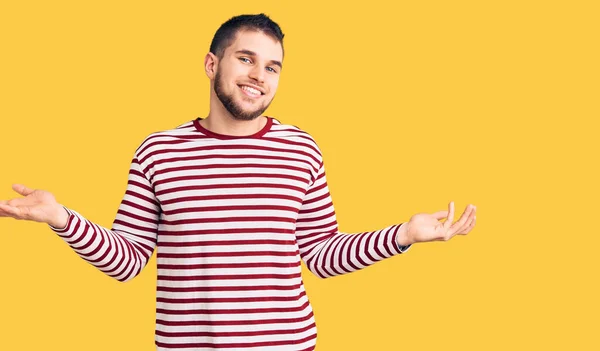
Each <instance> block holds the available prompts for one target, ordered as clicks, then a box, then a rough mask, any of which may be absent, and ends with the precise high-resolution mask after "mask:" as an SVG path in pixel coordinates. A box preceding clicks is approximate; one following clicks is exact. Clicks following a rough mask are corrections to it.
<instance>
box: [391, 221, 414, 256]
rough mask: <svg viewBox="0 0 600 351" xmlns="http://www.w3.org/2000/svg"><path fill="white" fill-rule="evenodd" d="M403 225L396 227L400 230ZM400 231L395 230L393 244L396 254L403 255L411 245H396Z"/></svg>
mask: <svg viewBox="0 0 600 351" xmlns="http://www.w3.org/2000/svg"><path fill="white" fill-rule="evenodd" d="M404 224H405V223H401V224H400V225H399V226H398V229H400V227H401V226H403V225H404ZM399 231H400V230H396V235H394V243H395V244H396V247H397V248H398V253H401V254H402V253H405V252H406V251H408V249H410V247H411V246H412V244H408V245H400V243H398V232H399Z"/></svg>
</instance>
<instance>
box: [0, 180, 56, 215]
mask: <svg viewBox="0 0 600 351" xmlns="http://www.w3.org/2000/svg"><path fill="white" fill-rule="evenodd" d="M12 188H13V190H14V191H16V192H17V193H19V194H21V195H23V196H24V197H21V198H17V199H12V200H8V201H7V200H0V217H12V218H15V219H24V220H30V221H36V222H43V223H48V222H49V221H51V220H52V219H54V218H56V214H57V208H59V209H60V208H61V207H62V206H61V205H60V204H58V203H57V202H56V199H55V198H54V195H52V194H51V193H50V192H48V191H45V190H39V189H36V190H33V189H29V188H28V187H26V186H24V185H22V184H14V185H13V187H12Z"/></svg>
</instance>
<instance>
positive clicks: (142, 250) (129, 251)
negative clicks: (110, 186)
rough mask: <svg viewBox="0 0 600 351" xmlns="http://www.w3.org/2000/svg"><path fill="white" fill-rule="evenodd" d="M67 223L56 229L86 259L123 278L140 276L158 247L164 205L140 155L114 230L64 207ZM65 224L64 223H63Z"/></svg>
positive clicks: (116, 276)
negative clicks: (156, 195) (143, 166)
mask: <svg viewBox="0 0 600 351" xmlns="http://www.w3.org/2000/svg"><path fill="white" fill-rule="evenodd" d="M63 209H64V211H62V213H63V214H61V216H62V215H64V213H65V212H66V213H67V216H65V219H66V223H65V224H64V225H62V226H61V228H57V227H54V226H52V225H51V224H50V223H52V224H54V223H60V221H57V220H55V221H48V226H49V227H50V228H51V229H52V230H53V231H54V232H56V233H57V234H58V235H59V236H60V237H61V238H62V239H63V240H64V241H65V242H66V243H67V244H69V246H71V248H72V249H73V250H74V251H75V252H76V253H77V254H78V255H79V256H80V257H81V258H83V259H84V260H86V261H87V262H89V263H90V264H92V265H93V266H95V267H96V268H98V269H99V270H100V271H102V272H104V273H105V274H107V275H109V276H111V277H113V278H115V279H117V280H119V281H121V282H125V281H128V280H130V279H132V278H134V277H135V276H137V275H138V274H139V273H140V272H141V270H142V268H144V267H145V266H146V264H147V263H148V261H149V259H150V257H151V256H152V253H153V252H154V248H155V247H156V240H157V233H158V223H159V218H160V206H159V203H158V200H157V199H156V197H155V195H154V190H153V187H152V185H151V184H150V181H149V180H148V179H147V177H146V176H145V174H144V172H143V169H142V167H141V165H140V163H139V161H138V159H137V158H136V157H134V158H133V160H132V162H131V166H130V169H129V179H128V182H127V190H126V192H125V195H124V197H123V200H122V201H121V204H120V206H119V210H118V212H117V215H116V218H115V220H114V222H113V225H112V229H107V228H104V227H101V226H99V225H97V224H95V223H92V222H91V221H89V220H87V219H86V218H85V217H83V216H82V215H80V214H79V213H78V212H76V211H74V210H72V209H69V208H67V207H64V206H63ZM63 223H64V222H63Z"/></svg>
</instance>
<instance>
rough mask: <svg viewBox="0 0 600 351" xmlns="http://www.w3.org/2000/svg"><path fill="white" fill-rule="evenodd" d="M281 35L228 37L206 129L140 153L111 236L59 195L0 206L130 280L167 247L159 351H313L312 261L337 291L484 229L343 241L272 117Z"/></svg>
mask: <svg viewBox="0 0 600 351" xmlns="http://www.w3.org/2000/svg"><path fill="white" fill-rule="evenodd" d="M283 36H284V35H283V33H282V32H281V29H280V28H279V26H278V25H277V24H276V23H274V22H273V21H271V20H270V19H269V18H268V17H267V16H265V15H263V14H261V15H243V16H237V17H234V18H232V19H230V20H229V21H227V22H225V23H224V24H223V25H222V26H221V27H220V28H219V29H218V31H217V32H216V34H215V37H214V39H213V42H212V44H211V47H210V52H209V53H208V54H207V55H206V57H205V60H204V68H205V71H206V75H207V76H208V78H209V79H210V84H211V94H210V112H209V114H208V116H207V117H206V118H197V119H194V120H192V121H189V122H187V123H184V124H182V125H180V126H178V127H176V128H174V129H171V130H167V131H162V132H157V133H154V134H151V135H150V136H148V137H147V138H146V139H145V140H144V141H143V142H142V144H141V145H140V147H139V148H138V149H137V150H136V152H135V154H134V157H133V160H132V162H131V168H130V171H129V180H128V185H127V191H126V193H125V196H124V198H123V200H122V202H121V204H120V207H119V210H118V213H117V215H116V219H115V221H114V223H113V226H112V228H111V229H110V230H109V229H107V228H103V227H101V226H99V225H96V224H94V223H92V222H90V221H89V220H87V219H86V218H85V217H84V216H82V215H81V214H79V213H78V212H76V211H74V210H72V209H69V208H67V207H64V206H62V205H60V204H59V203H57V202H56V200H55V198H54V196H53V195H52V194H50V193H49V192H47V191H43V190H32V189H29V188H27V187H25V186H23V185H14V186H13V188H14V190H15V191H17V192H18V193H19V194H21V195H23V196H25V197H23V198H18V199H13V200H10V201H1V202H0V215H1V216H10V217H13V218H17V219H26V220H33V221H38V222H44V223H47V224H48V225H49V226H50V228H51V229H52V230H54V231H55V232H56V233H57V234H58V235H59V236H61V237H62V238H63V239H64V240H65V241H66V243H67V244H69V245H70V246H71V247H72V248H73V249H74V250H75V252H77V253H78V254H79V255H80V256H81V257H82V258H83V259H85V260H86V261H88V262H89V263H91V264H93V265H94V266H96V267H97V268H98V269H100V270H101V271H102V272H104V273H106V274H108V275H109V276H111V277H114V278H115V279H118V280H120V281H127V280H129V279H132V278H134V277H135V276H136V275H137V274H139V273H140V271H141V270H142V269H143V267H144V266H145V265H146V264H147V262H148V260H149V259H150V257H151V256H152V253H153V252H154V249H155V247H156V248H157V251H158V252H157V264H158V282H157V299H156V336H155V340H156V346H157V349H158V350H170V349H179V348H190V349H194V350H214V349H223V348H226V349H230V350H248V349H252V350H277V351H282V350H313V349H314V347H315V342H316V333H317V332H316V326H315V319H314V316H313V312H312V307H311V305H310V303H309V301H308V298H307V296H306V292H305V290H304V286H303V284H302V278H301V275H300V273H301V265H300V260H301V259H302V260H304V262H305V263H306V265H307V267H308V269H309V270H310V271H311V272H312V273H314V274H316V275H317V276H319V277H322V278H327V277H331V276H335V275H339V274H345V273H349V272H352V271H355V270H358V269H362V268H364V267H366V266H369V265H371V264H373V263H375V262H377V261H380V260H382V259H385V258H388V257H391V256H394V255H398V254H401V253H403V252H405V251H406V250H408V248H409V247H410V246H411V245H412V244H413V243H416V242H426V241H433V240H448V239H450V238H451V237H453V236H454V235H455V234H467V233H468V232H469V231H471V229H472V228H473V226H474V225H475V207H474V206H471V205H469V206H467V209H466V210H465V212H464V213H463V214H462V216H461V218H460V219H459V220H458V221H457V222H455V223H453V219H454V204H453V203H452V202H451V203H450V204H449V209H448V211H440V212H437V213H433V214H425V213H422V214H417V215H414V216H412V217H411V219H410V221H409V222H407V223H402V224H397V225H393V226H390V227H387V228H383V229H381V230H377V231H373V232H365V233H360V234H355V235H350V234H344V233H340V232H339V231H338V226H337V222H336V217H335V211H334V208H333V205H332V201H331V197H330V194H329V190H328V187H327V181H326V177H325V168H324V163H323V158H322V155H321V152H320V150H319V148H318V146H317V144H316V143H315V141H314V140H313V138H312V137H311V136H310V135H309V134H307V133H306V132H304V131H302V130H300V129H298V128H297V127H294V126H290V125H285V124H282V123H281V122H280V121H279V120H277V119H275V118H272V117H267V116H264V115H263V112H264V111H265V110H266V109H267V107H268V106H269V104H270V103H271V101H272V100H273V97H274V96H275V92H276V91H277V85H278V83H279V76H280V74H281V69H282V63H283V56H284V52H283ZM442 219H446V221H445V222H443V223H442V222H440V220H442Z"/></svg>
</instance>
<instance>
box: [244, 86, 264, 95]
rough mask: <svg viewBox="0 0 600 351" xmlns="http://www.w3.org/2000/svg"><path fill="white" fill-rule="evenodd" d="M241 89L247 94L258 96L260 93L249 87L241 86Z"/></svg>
mask: <svg viewBox="0 0 600 351" xmlns="http://www.w3.org/2000/svg"><path fill="white" fill-rule="evenodd" d="M242 89H243V90H245V91H247V92H249V93H250V94H252V95H260V91H258V90H256V89H254V88H251V87H248V86H245V85H243V86H242Z"/></svg>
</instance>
